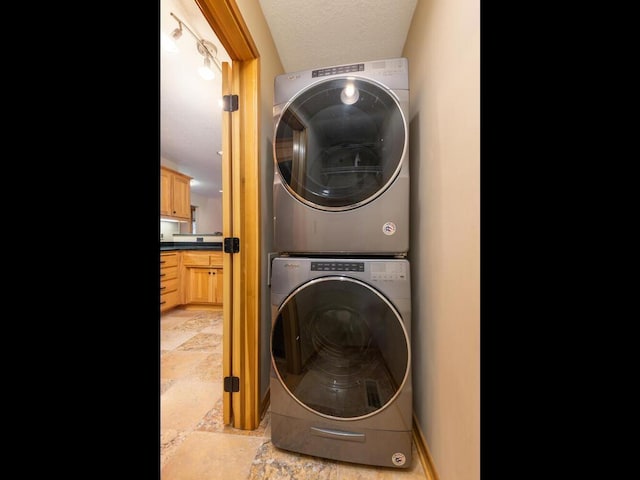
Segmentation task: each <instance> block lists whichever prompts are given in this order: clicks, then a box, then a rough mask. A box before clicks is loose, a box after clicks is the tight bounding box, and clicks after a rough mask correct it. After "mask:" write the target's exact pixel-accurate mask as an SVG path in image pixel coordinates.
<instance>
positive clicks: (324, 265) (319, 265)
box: [311, 262, 364, 272]
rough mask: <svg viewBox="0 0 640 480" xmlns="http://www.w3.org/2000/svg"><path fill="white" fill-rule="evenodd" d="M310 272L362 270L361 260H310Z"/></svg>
mask: <svg viewBox="0 0 640 480" xmlns="http://www.w3.org/2000/svg"><path fill="white" fill-rule="evenodd" d="M311 271H312V272H364V263H363V262H311Z"/></svg>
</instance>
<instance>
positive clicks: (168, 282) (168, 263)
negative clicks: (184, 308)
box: [160, 252, 180, 312]
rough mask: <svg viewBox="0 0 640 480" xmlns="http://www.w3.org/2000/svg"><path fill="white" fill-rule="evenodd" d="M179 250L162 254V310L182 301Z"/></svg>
mask: <svg viewBox="0 0 640 480" xmlns="http://www.w3.org/2000/svg"><path fill="white" fill-rule="evenodd" d="M178 263H179V262H178V252H165V253H161V254H160V312H164V311H165V310H169V309H170V308H173V307H175V306H177V305H178V304H179V303H180V291H179V288H178V282H179V278H178Z"/></svg>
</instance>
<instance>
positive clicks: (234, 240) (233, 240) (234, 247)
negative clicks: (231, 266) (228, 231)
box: [224, 237, 240, 253]
mask: <svg viewBox="0 0 640 480" xmlns="http://www.w3.org/2000/svg"><path fill="white" fill-rule="evenodd" d="M239 251H240V239H239V238H238V237H226V238H225V239H224V253H238V252H239Z"/></svg>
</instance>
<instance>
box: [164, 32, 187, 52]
mask: <svg viewBox="0 0 640 480" xmlns="http://www.w3.org/2000/svg"><path fill="white" fill-rule="evenodd" d="M176 32H178V34H177V35H176ZM180 35H182V32H181V31H180V30H179V29H177V28H176V29H175V30H174V31H173V33H172V34H171V36H169V35H167V34H166V33H164V32H162V35H161V36H160V43H161V45H162V48H164V49H165V50H166V51H167V52H171V53H176V52H177V51H178V50H179V48H178V45H177V44H176V42H175V41H176V40H177V39H178V38H180Z"/></svg>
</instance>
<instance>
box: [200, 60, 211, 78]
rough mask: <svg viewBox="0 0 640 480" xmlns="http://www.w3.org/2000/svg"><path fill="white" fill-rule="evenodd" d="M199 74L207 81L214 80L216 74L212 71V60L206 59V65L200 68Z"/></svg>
mask: <svg viewBox="0 0 640 480" xmlns="http://www.w3.org/2000/svg"><path fill="white" fill-rule="evenodd" d="M198 73H199V74H200V76H201V77H202V78H204V79H205V80H213V79H214V77H215V74H214V73H213V70H211V60H209V57H204V65H202V66H201V67H198Z"/></svg>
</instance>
